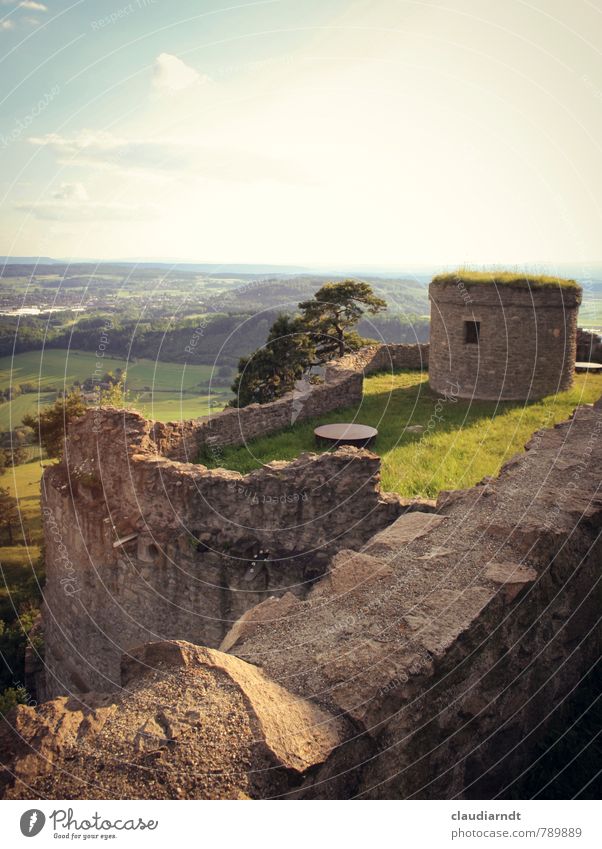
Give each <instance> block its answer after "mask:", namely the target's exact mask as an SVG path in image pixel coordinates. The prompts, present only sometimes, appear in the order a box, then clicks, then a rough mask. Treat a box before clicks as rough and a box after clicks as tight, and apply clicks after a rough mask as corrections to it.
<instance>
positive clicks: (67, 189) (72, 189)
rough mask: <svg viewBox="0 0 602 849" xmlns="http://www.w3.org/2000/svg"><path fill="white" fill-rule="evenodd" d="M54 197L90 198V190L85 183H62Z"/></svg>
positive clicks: (56, 198)
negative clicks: (87, 189) (88, 190)
mask: <svg viewBox="0 0 602 849" xmlns="http://www.w3.org/2000/svg"><path fill="white" fill-rule="evenodd" d="M52 197H53V198H54V199H55V200H79V201H82V200H88V192H87V191H86V187H85V186H84V184H83V183H61V185H60V187H59V188H58V189H57V191H56V192H54V193H53V195H52Z"/></svg>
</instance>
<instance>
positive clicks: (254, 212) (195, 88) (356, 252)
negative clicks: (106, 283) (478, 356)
mask: <svg viewBox="0 0 602 849" xmlns="http://www.w3.org/2000/svg"><path fill="white" fill-rule="evenodd" d="M601 33H602V0H536V2H522V0H504V2H500V0H446V2H419V0H358V2H352V0H265V2H257V3H235V2H232V3H231V4H230V5H229V4H228V3H227V2H224V0H221V2H204V0H196V2H195V1H194V0H170V2H167V0H154V2H153V0H132V2H131V3H128V2H123V1H122V0H74V2H71V1H70V0H43V2H42V0H40V2H37V0H22V2H14V0H0V104H1V106H0V198H1V206H0V254H12V255H36V256H37V255H51V256H55V257H86V256H87V257H95V258H128V257H131V258H134V257H135V258H140V257H148V258H152V257H172V258H176V257H177V258H181V259H189V260H197V261H210V262H270V263H299V264H322V265H345V266H348V267H349V266H352V265H354V264H361V265H374V266H394V267H397V268H403V267H408V266H409V265H413V264H420V263H425V264H439V263H445V264H450V265H455V264H458V263H468V264H479V263H506V264H508V263H509V264H522V263H525V262H542V263H544V264H547V265H549V266H554V264H555V263H561V262H563V261H571V262H574V263H577V264H580V265H581V266H582V267H583V269H584V273H586V272H587V266H588V263H589V262H591V261H593V260H600V259H602V250H601V246H600V232H601V230H602V228H601V224H602V215H601V205H602V167H601V144H602V63H601V61H600V47H601V45H602V38H601Z"/></svg>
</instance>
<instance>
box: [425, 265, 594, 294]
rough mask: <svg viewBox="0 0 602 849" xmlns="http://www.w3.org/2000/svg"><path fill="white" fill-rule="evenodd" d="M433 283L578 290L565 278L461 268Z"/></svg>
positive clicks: (434, 280) (438, 277) (573, 283)
mask: <svg viewBox="0 0 602 849" xmlns="http://www.w3.org/2000/svg"><path fill="white" fill-rule="evenodd" d="M433 283H450V284H453V285H454V286H457V285H458V283H463V284H464V285H465V286H478V285H480V284H481V283H489V284H492V285H495V286H511V287H514V288H518V289H528V288H529V287H533V288H537V289H542V288H543V289H546V288H547V289H558V287H561V288H563V289H579V288H580V287H579V284H578V283H577V281H576V280H570V279H568V278H565V277H554V276H550V275H547V274H524V273H521V272H517V271H471V270H470V269H464V268H461V269H459V270H458V271H454V272H452V273H448V274H438V275H437V276H436V277H434V278H433Z"/></svg>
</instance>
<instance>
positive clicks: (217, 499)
mask: <svg viewBox="0 0 602 849" xmlns="http://www.w3.org/2000/svg"><path fill="white" fill-rule="evenodd" d="M153 435H154V425H153V423H152V422H148V421H147V420H145V419H144V418H143V417H142V416H140V415H139V414H137V413H133V412H128V411H119V410H103V411H99V410H95V411H90V412H89V413H88V414H87V415H86V416H84V417H83V418H82V419H80V420H78V421H77V422H76V423H75V424H74V425H73V427H72V428H71V430H70V436H69V441H68V446H67V453H66V456H65V460H64V462H62V463H61V464H60V465H58V466H54V467H51V468H50V469H48V470H47V471H46V473H45V476H44V485H43V499H42V508H43V516H44V524H45V537H46V587H45V591H44V631H45V644H46V663H47V668H48V675H47V678H48V680H47V693H48V694H53V693H58V692H65V691H66V690H67V689H75V690H86V689H109V688H110V687H111V686H116V685H117V684H118V682H119V661H120V656H121V653H122V652H123V651H124V649H127V648H128V647H130V646H132V645H136V644H139V643H140V642H145V641H147V640H149V639H155V640H156V639H165V638H179V639H187V640H190V641H192V642H196V643H202V644H205V645H209V646H215V645H218V644H219V643H220V641H221V639H222V638H223V636H224V634H225V632H226V631H227V630H228V628H229V627H230V626H231V624H232V623H233V621H235V620H236V619H237V618H238V617H239V616H240V615H241V614H242V613H243V612H244V611H245V610H247V609H248V608H249V607H251V606H253V605H254V604H256V603H258V602H260V601H263V600H264V599H265V598H267V597H268V596H270V595H273V594H281V593H284V592H286V591H291V592H293V593H295V594H297V595H304V594H306V592H307V590H308V587H309V586H310V585H311V582H312V581H314V580H315V579H316V578H317V577H319V575H320V574H322V573H323V572H324V570H325V568H326V564H327V562H328V560H329V557H330V556H331V555H332V553H333V552H334V551H336V550H338V548H340V547H341V546H343V545H349V544H360V543H361V542H363V541H365V540H366V539H367V538H368V537H369V536H370V535H371V534H372V533H374V531H375V530H376V529H378V528H380V527H384V525H386V524H387V523H389V522H391V521H392V520H393V519H394V518H395V517H396V516H398V515H399V513H400V512H401V509H402V501H401V499H400V498H398V497H397V496H396V495H392V494H391V495H382V494H381V493H380V465H379V460H378V457H376V456H375V455H374V454H371V453H370V452H367V451H358V450H356V449H354V448H342V449H339V450H338V451H337V452H335V453H332V454H324V455H322V456H317V455H311V454H309V455H302V456H301V457H300V458H299V459H298V460H296V461H294V462H292V463H284V462H274V463H271V464H269V465H268V466H265V467H264V468H262V469H260V470H258V471H256V472H252V473H250V474H248V475H245V476H243V475H241V474H239V473H237V472H230V471H226V470H224V469H217V470H208V469H207V468H206V467H204V466H200V465H193V464H184V463H179V462H174V461H172V460H169V459H167V458H165V457H162V456H161V455H159V454H158V453H157V450H156V443H155V442H154V440H153ZM260 552H263V553H262V554H261V556H260V561H261V562H259V563H256V564H255V566H254V567H253V569H252V571H251V566H252V561H253V558H254V557H255V556H256V555H260Z"/></svg>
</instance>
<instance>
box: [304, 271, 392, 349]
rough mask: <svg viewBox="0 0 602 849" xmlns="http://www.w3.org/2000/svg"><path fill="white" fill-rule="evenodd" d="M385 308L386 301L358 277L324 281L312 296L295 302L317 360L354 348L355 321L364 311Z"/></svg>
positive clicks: (356, 346)
mask: <svg viewBox="0 0 602 849" xmlns="http://www.w3.org/2000/svg"><path fill="white" fill-rule="evenodd" d="M386 308H387V303H386V301H384V300H383V299H382V298H379V297H378V296H377V295H375V294H374V292H373V291H372V287H371V286H370V285H369V284H368V283H362V282H360V281H358V280H343V281H342V282H340V283H325V284H324V286H322V288H321V289H319V290H318V291H317V292H316V294H315V295H314V296H313V298H311V299H310V300H309V301H302V302H301V303H300V304H299V309H300V310H301V322H302V324H303V325H304V326H305V327H306V328H307V330H308V332H310V333H311V335H312V338H313V340H314V344H315V346H316V351H317V354H318V358H319V359H320V360H321V361H325V360H329V359H332V358H333V357H342V356H344V354H345V353H346V351H347V350H355V349H356V348H358V347H359V345H361V342H362V340H361V339H360V338H359V337H358V336H357V334H356V333H355V332H354V328H355V327H356V325H357V323H358V321H359V320H360V319H361V318H362V317H363V316H364V315H365V314H366V313H368V314H369V315H375V314H376V313H378V312H382V311H383V310H385V309H386Z"/></svg>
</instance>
